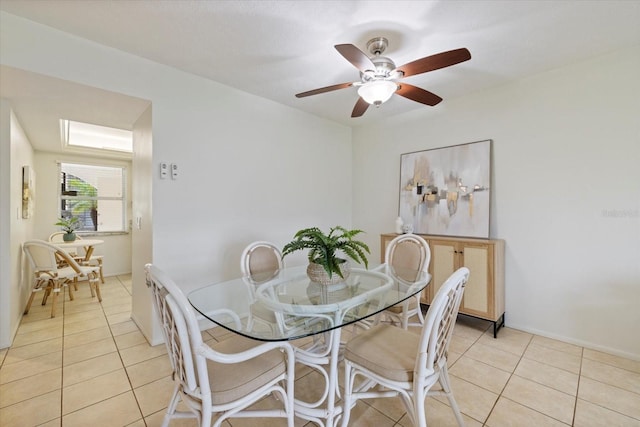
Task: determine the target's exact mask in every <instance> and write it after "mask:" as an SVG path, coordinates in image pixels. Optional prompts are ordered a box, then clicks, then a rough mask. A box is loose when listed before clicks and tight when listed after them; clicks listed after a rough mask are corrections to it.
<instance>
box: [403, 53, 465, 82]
mask: <svg viewBox="0 0 640 427" xmlns="http://www.w3.org/2000/svg"><path fill="white" fill-rule="evenodd" d="M469 59H471V53H470V52H469V51H468V50H467V49H466V48H461V49H455V50H450V51H447V52H441V53H436V54H435V55H431V56H426V57H424V58H421V59H416V60H415V61H412V62H409V63H407V64H404V65H401V66H400V67H397V68H396V71H402V73H403V74H404V77H409V76H413V75H416V74H421V73H426V72H427V71H433V70H438V69H440V68H445V67H449V66H451V65H455V64H459V63H460V62H464V61H468V60H469Z"/></svg>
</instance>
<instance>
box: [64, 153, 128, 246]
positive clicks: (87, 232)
mask: <svg viewBox="0 0 640 427" xmlns="http://www.w3.org/2000/svg"><path fill="white" fill-rule="evenodd" d="M56 163H57V166H58V167H57V177H56V183H57V184H56V187H57V198H56V203H57V213H58V217H61V216H62V214H63V209H62V204H63V203H62V202H63V200H96V201H98V200H115V201H122V228H121V229H120V230H109V231H100V230H77V231H76V233H77V234H81V235H85V236H89V235H115V234H127V233H128V232H129V225H128V224H129V219H128V216H129V215H128V206H129V191H128V185H129V184H128V179H129V168H130V166H129V165H127V164H122V163H117V164H114V163H108V162H90V161H82V160H58V161H56ZM63 165H74V166H89V167H102V168H111V169H120V170H121V177H122V197H111V196H110V197H100V196H96V197H86V196H84V197H79V196H72V195H63V194H62V185H61V181H62V172H63V171H62V167H63Z"/></svg>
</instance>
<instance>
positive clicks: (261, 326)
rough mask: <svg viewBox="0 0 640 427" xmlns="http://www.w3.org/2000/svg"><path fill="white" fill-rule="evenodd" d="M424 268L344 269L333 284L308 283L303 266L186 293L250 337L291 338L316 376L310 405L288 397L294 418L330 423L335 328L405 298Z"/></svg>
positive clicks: (419, 284) (334, 415) (334, 410)
mask: <svg viewBox="0 0 640 427" xmlns="http://www.w3.org/2000/svg"><path fill="white" fill-rule="evenodd" d="M430 279H431V276H430V275H429V274H428V273H426V272H424V271H410V270H406V269H402V270H400V269H393V268H391V267H389V266H386V265H382V266H380V267H379V268H372V269H368V270H367V269H360V268H352V269H351V272H350V275H349V276H348V277H347V278H346V279H345V280H344V281H343V282H341V283H338V284H336V285H328V286H327V285H321V284H318V283H314V282H312V281H310V280H309V278H308V277H307V275H306V266H299V267H289V268H285V269H281V270H277V271H271V272H265V273H258V274H253V275H252V276H250V277H249V276H247V277H239V278H236V279H233V280H228V281H224V282H220V283H215V284H211V285H208V286H204V287H202V288H200V289H196V290H193V291H191V292H190V293H189V294H188V299H189V302H190V303H191V305H192V306H193V307H194V308H195V309H196V310H197V311H198V312H199V313H200V314H202V315H203V316H204V317H206V318H207V319H209V320H210V321H212V322H213V323H215V324H216V325H218V326H220V327H222V328H224V329H226V330H228V331H231V332H233V333H235V334H238V335H241V336H244V337H247V338H250V339H254V340H258V341H291V343H292V345H293V346H294V348H295V354H296V362H298V363H302V364H304V365H307V366H309V367H311V368H313V369H314V370H316V371H317V372H319V373H320V374H321V375H322V377H323V378H324V383H325V386H324V389H323V390H321V391H320V393H319V397H318V398H317V399H316V400H315V401H312V402H307V401H302V400H298V399H296V408H295V410H296V415H297V416H299V417H300V418H303V419H306V420H309V421H314V422H316V423H318V424H319V425H324V426H333V425H335V424H336V423H337V421H338V419H339V418H340V417H339V416H340V414H341V413H342V407H341V406H340V405H337V404H336V400H337V398H338V397H339V396H338V362H339V359H340V349H341V337H342V332H343V329H345V327H346V326H349V325H352V326H353V328H350V331H349V333H355V332H356V331H357V329H358V328H361V327H362V328H367V327H368V326H370V324H371V323H372V322H373V321H374V320H375V319H376V314H378V313H381V312H383V311H384V310H385V309H387V308H389V307H391V306H394V305H396V304H398V303H401V302H403V301H405V300H407V299H409V298H412V297H413V296H414V295H416V294H417V293H419V292H421V291H422V290H423V289H424V288H425V287H426V286H427V285H428V283H429V281H430Z"/></svg>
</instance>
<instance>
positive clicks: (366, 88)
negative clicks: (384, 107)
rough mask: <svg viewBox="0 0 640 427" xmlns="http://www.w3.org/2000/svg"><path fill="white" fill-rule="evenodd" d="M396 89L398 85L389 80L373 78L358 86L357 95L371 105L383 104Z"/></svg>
mask: <svg viewBox="0 0 640 427" xmlns="http://www.w3.org/2000/svg"><path fill="white" fill-rule="evenodd" d="M396 90H398V85H397V84H396V83H394V82H392V81H389V80H374V81H370V82H367V83H365V84H363V85H362V86H360V87H359V88H358V95H360V97H361V98H362V99H364V100H365V101H367V103H369V104H371V105H376V106H378V105H381V104H384V103H385V102H387V101H388V100H389V98H391V95H393V94H394V92H395V91H396Z"/></svg>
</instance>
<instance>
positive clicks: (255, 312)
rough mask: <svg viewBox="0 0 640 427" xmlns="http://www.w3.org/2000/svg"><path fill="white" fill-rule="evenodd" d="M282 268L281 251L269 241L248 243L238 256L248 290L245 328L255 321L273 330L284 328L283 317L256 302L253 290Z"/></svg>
mask: <svg viewBox="0 0 640 427" xmlns="http://www.w3.org/2000/svg"><path fill="white" fill-rule="evenodd" d="M283 268H284V263H283V261H282V252H280V249H278V247H277V246H276V245H274V244H273V243H271V242H267V241H264V240H259V241H255V242H252V243H250V244H249V245H247V247H245V248H244V250H243V251H242V255H241V256H240V270H241V271H242V277H243V279H244V282H245V284H246V285H247V289H248V291H249V298H251V301H249V314H248V319H247V329H248V330H251V329H252V328H253V327H254V325H255V322H256V321H257V322H259V323H262V324H263V325H266V326H267V327H268V328H270V329H271V330H272V332H275V331H276V330H278V329H280V330H283V329H284V328H285V319H284V316H282V315H281V314H276V313H275V312H274V311H273V310H269V309H268V308H266V307H264V306H262V305H261V304H256V303H255V301H256V297H255V290H256V287H257V286H259V285H260V284H262V283H264V282H266V281H268V280H271V279H273V278H274V277H276V275H277V274H278V272H279V271H280V270H282V269H283Z"/></svg>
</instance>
